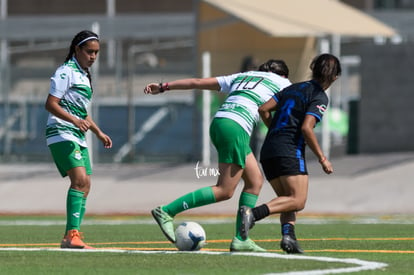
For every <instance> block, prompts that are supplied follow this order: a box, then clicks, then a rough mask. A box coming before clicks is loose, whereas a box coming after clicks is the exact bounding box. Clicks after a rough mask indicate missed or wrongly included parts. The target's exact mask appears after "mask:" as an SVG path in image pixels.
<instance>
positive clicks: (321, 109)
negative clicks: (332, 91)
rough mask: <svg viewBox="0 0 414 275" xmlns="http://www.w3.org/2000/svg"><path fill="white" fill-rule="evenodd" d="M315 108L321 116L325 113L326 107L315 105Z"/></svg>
mask: <svg viewBox="0 0 414 275" xmlns="http://www.w3.org/2000/svg"><path fill="white" fill-rule="evenodd" d="M316 107H317V108H318V109H319V112H320V113H321V114H324V113H325V111H326V105H317V106H316Z"/></svg>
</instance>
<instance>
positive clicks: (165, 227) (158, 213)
mask: <svg viewBox="0 0 414 275" xmlns="http://www.w3.org/2000/svg"><path fill="white" fill-rule="evenodd" d="M151 214H152V216H153V217H154V219H155V221H156V222H157V223H158V225H159V226H160V228H161V231H162V233H164V235H165V237H167V239H168V240H169V241H170V242H172V243H175V233H174V224H173V217H171V216H170V215H168V213H166V212H165V211H164V210H162V208H161V206H158V207H157V208H154V209H152V210H151Z"/></svg>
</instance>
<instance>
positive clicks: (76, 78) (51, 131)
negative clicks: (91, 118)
mask: <svg viewBox="0 0 414 275" xmlns="http://www.w3.org/2000/svg"><path fill="white" fill-rule="evenodd" d="M49 94H50V95H52V96H55V97H57V98H60V102H59V105H60V106H61V107H62V108H63V109H64V110H65V111H66V112H68V113H69V114H71V115H73V116H75V117H77V118H79V119H85V118H86V117H87V115H88V114H87V108H88V105H89V103H90V101H91V98H92V88H91V83H90V81H89V78H88V75H87V72H86V71H85V70H83V69H82V68H81V67H80V66H79V63H78V62H77V61H76V59H75V58H74V57H73V58H72V59H70V60H68V61H67V62H65V63H64V64H63V65H61V66H60V67H59V68H58V69H57V70H56V72H55V74H54V75H53V76H52V77H51V83H50V90H49ZM61 141H74V142H76V143H78V144H79V145H80V146H83V147H87V144H86V139H85V133H84V132H82V131H81V130H80V129H79V128H78V127H76V126H75V125H74V124H72V123H70V122H68V121H66V120H63V119H60V118H58V117H56V116H55V115H53V114H51V113H49V117H48V120H47V126H46V142H47V145H49V144H52V143H56V142H61Z"/></svg>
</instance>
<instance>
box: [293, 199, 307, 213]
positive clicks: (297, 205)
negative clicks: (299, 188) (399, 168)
mask: <svg viewBox="0 0 414 275" xmlns="http://www.w3.org/2000/svg"><path fill="white" fill-rule="evenodd" d="M305 205H306V200H296V201H295V211H301V210H303V209H304V208H305Z"/></svg>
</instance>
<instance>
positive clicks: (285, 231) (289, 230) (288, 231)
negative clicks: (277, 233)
mask: <svg viewBox="0 0 414 275" xmlns="http://www.w3.org/2000/svg"><path fill="white" fill-rule="evenodd" d="M282 235H283V236H284V235H289V236H290V237H291V238H292V239H294V240H296V234H295V226H294V225H293V224H290V223H284V224H282Z"/></svg>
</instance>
